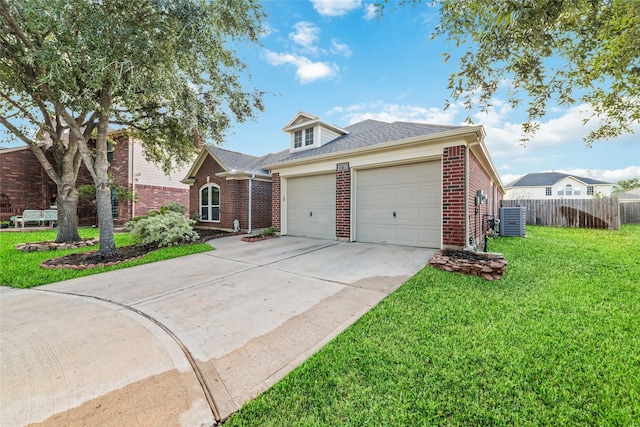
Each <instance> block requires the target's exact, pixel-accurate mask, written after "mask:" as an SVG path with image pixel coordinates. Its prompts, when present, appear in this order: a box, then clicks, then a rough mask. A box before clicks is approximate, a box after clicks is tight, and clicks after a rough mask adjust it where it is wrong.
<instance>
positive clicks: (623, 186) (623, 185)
mask: <svg viewBox="0 0 640 427" xmlns="http://www.w3.org/2000/svg"><path fill="white" fill-rule="evenodd" d="M638 187H640V179H639V178H631V179H625V180H621V181H618V182H616V183H615V185H614V186H613V192H614V193H624V192H625V191H629V190H633V189H634V188H638Z"/></svg>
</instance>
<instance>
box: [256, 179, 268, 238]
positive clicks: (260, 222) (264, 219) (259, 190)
mask: <svg viewBox="0 0 640 427" xmlns="http://www.w3.org/2000/svg"><path fill="white" fill-rule="evenodd" d="M251 186H252V195H251V226H252V227H253V228H268V227H271V225H272V224H271V199H272V197H271V182H270V181H269V182H267V181H255V180H254V181H253V182H252V183H251Z"/></svg>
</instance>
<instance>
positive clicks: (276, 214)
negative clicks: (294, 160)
mask: <svg viewBox="0 0 640 427" xmlns="http://www.w3.org/2000/svg"><path fill="white" fill-rule="evenodd" d="M280 192H281V189H280V174H279V173H274V174H272V175H271V224H272V225H273V227H274V228H275V229H276V230H277V231H281V222H280V221H281V217H280V194H281V193H280Z"/></svg>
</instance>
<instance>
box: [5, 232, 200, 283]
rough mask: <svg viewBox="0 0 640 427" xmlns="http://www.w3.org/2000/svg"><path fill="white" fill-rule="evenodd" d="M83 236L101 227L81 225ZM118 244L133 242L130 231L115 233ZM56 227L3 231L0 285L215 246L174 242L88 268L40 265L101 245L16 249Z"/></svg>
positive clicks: (47, 235)
mask: <svg viewBox="0 0 640 427" xmlns="http://www.w3.org/2000/svg"><path fill="white" fill-rule="evenodd" d="M79 233H80V237H82V238H84V239H88V238H93V237H98V234H99V230H98V229H95V228H81V229H80V230H79ZM114 237H115V241H116V246H117V247H120V246H128V245H132V244H133V241H132V240H131V238H130V237H129V234H126V233H116V234H115V236H114ZM55 238H56V231H55V230H50V231H30V232H2V233H0V285H2V286H11V287H14V288H31V287H34V286H39V285H44V284H47V283H54V282H59V281H61V280H67V279H73V278H76V277H83V276H88V275H91V274H96V273H102V272H105V271H109V270H116V269H119V268H126V267H132V266H134V265H140V264H146V263H149V262H155V261H161V260H164V259H170V258H176V257H180V256H183V255H190V254H194V253H198V252H204V251H208V250H211V249H212V248H211V246H209V245H207V244H205V243H198V244H193V245H185V246H173V247H169V248H163V249H159V250H157V251H154V252H151V253H149V254H147V255H145V256H144V257H142V258H140V259H137V260H133V261H127V262H123V263H122V264H119V265H115V266H112V267H96V268H91V269H86V270H70V269H45V268H41V267H40V263H41V262H42V261H45V260H47V259H50V258H57V257H60V256H64V255H68V254H70V253H74V252H86V251H90V250H95V249H98V246H97V245H96V246H93V247H88V248H82V249H76V250H65V251H47V252H27V253H25V252H20V251H16V250H15V245H16V244H18V243H26V242H42V241H48V240H55Z"/></svg>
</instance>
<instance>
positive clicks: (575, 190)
mask: <svg viewBox="0 0 640 427" xmlns="http://www.w3.org/2000/svg"><path fill="white" fill-rule="evenodd" d="M581 193H582V190H580V189H579V188H578V187H576V188H574V189H573V195H574V196H579V195H580V194H581Z"/></svg>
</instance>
